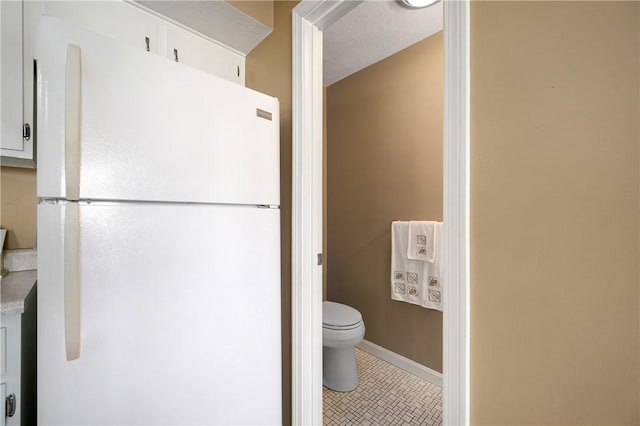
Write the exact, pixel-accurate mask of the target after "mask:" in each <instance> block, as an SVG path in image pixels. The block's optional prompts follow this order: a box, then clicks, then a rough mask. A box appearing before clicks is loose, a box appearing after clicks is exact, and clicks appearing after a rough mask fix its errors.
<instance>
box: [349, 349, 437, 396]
mask: <svg viewBox="0 0 640 426" xmlns="http://www.w3.org/2000/svg"><path fill="white" fill-rule="evenodd" d="M356 346H357V347H358V348H359V349H362V350H363V351H365V352H368V353H370V354H371V355H373V356H376V357H378V358H380V359H383V360H385V361H387V362H388V363H390V364H393V365H395V366H396V367H398V368H402V369H403V370H404V371H408V372H409V373H411V374H413V375H414V376H418V377H420V378H422V379H424V380H426V381H427V382H429V383H433V384H434V385H436V386H440V387H442V373H438V372H437V371H435V370H432V369H430V368H429V367H425V366H424V365H422V364H418V363H417V362H415V361H412V360H410V359H409V358H405V357H403V356H402V355H398V354H397V353H395V352H391V351H390V350H388V349H385V348H383V347H382V346H378V345H376V344H375V343H371V342H369V341H368V340H363V341H362V342H360V343H359V344H358V345H356Z"/></svg>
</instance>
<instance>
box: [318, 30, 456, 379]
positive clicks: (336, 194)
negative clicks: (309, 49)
mask: <svg viewBox="0 0 640 426" xmlns="http://www.w3.org/2000/svg"><path fill="white" fill-rule="evenodd" d="M442 41H443V37H442V33H438V34H436V35H434V36H431V37H429V38H427V39H425V40H422V41H421V42H419V43H416V44H415V45H413V46H411V47H409V48H407V49H405V50H403V51H401V52H399V53H396V54H395V55H393V56H391V57H389V58H387V59H385V60H383V61H380V62H378V63H376V64H374V65H372V66H370V67H368V68H366V69H364V70H362V71H360V72H358V73H356V74H353V75H351V76H349V77H347V78H345V79H344V80H341V81H339V82H337V83H335V84H333V85H331V86H329V87H328V88H327V173H326V174H327V253H328V255H329V257H330V259H329V262H328V268H327V272H328V274H327V275H328V276H327V298H328V300H331V301H335V302H340V303H345V304H348V305H350V306H353V307H355V308H356V309H358V310H359V311H360V312H361V313H362V316H363V319H364V323H365V327H366V336H365V338H366V339H367V340H369V341H371V342H373V343H376V344H378V345H380V346H382V347H384V348H386V349H389V350H391V351H393V352H396V353H398V354H400V355H403V356H405V357H407V358H410V359H412V360H414V361H416V362H419V363H420V364H423V365H426V366H427V367H429V368H432V369H434V370H436V371H442V313H441V312H439V311H434V310H431V309H425V308H421V307H419V306H416V305H411V304H408V303H403V302H397V301H392V300H391V298H390V283H389V277H390V276H391V272H390V268H391V266H390V259H391V222H392V221H393V220H437V221H441V220H442V128H443V44H442Z"/></svg>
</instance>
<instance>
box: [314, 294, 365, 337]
mask: <svg viewBox="0 0 640 426" xmlns="http://www.w3.org/2000/svg"><path fill="white" fill-rule="evenodd" d="M361 324H362V314H361V313H360V312H358V311H357V310H356V309H354V308H352V307H351V306H347V305H343V304H342V303H336V302H329V301H326V302H323V303H322V328H325V329H329V330H353V329H355V328H358V327H360V325H361Z"/></svg>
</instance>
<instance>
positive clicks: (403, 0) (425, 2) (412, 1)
mask: <svg viewBox="0 0 640 426" xmlns="http://www.w3.org/2000/svg"><path fill="white" fill-rule="evenodd" d="M439 1H440V0H398V2H399V3H400V4H401V5H403V6H405V7H408V8H411V9H422V8H424V7H429V6H432V5H434V4H436V3H438V2H439Z"/></svg>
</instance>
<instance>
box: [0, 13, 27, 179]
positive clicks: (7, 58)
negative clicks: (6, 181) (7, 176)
mask: <svg viewBox="0 0 640 426" xmlns="http://www.w3.org/2000/svg"><path fill="white" fill-rule="evenodd" d="M22 6H23V4H22V2H17V1H0V42H1V46H0V52H1V56H2V58H1V60H0V64H2V69H0V118H1V120H2V125H0V149H1V155H2V156H8V157H12V158H15V159H17V160H16V161H15V163H16V165H25V166H31V165H32V161H31V160H32V158H33V138H32V137H31V133H32V132H29V136H28V137H23V136H26V135H23V125H24V124H26V123H29V121H28V120H29V119H30V117H31V116H32V114H33V112H32V111H30V110H29V108H30V106H29V105H27V104H26V103H23V102H22V100H23V97H24V94H23V90H24V87H25V86H26V85H27V84H28V82H26V81H23V76H24V74H25V69H24V66H23V65H24V57H23V50H22V41H23V7H22ZM31 81H32V82H33V79H32V80H31ZM31 105H32V104H31ZM29 126H31V124H29ZM3 163H4V161H3Z"/></svg>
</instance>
